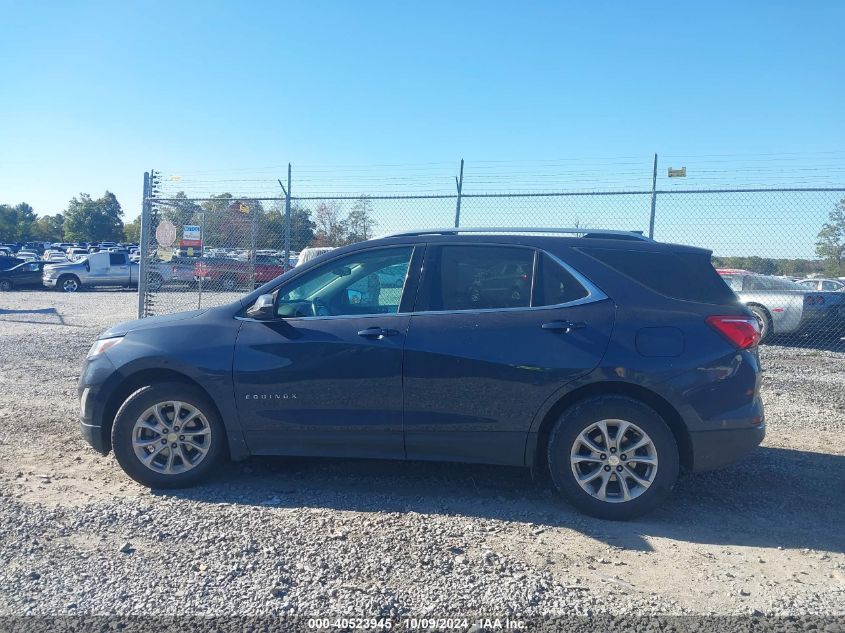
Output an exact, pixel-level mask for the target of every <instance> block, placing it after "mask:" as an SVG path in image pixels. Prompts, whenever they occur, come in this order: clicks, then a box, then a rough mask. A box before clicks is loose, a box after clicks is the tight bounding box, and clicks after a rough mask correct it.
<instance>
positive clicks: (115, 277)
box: [42, 251, 139, 292]
mask: <svg viewBox="0 0 845 633" xmlns="http://www.w3.org/2000/svg"><path fill="white" fill-rule="evenodd" d="M138 273H139V268H138V264H136V263H135V262H132V261H129V255H128V254H127V253H108V252H104V251H100V252H98V253H90V254H89V255H87V256H85V257H83V258H82V259H79V260H77V261H75V262H67V263H66V264H65V263H61V264H47V265H45V266H44V276H43V277H42V281H43V283H44V285H45V286H47V287H48V288H55V289H57V290H62V291H63V292H76V291H77V290H79V289H80V288H82V287H83V286H125V287H129V286H137V285H138V276H139V275H138Z"/></svg>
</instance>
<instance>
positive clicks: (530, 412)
mask: <svg viewBox="0 0 845 633" xmlns="http://www.w3.org/2000/svg"><path fill="white" fill-rule="evenodd" d="M538 230H539V229H538ZM542 231H544V232H545V233H549V229H542ZM578 232H579V233H584V230H583V229H579V230H578ZM561 233H565V231H563V230H561ZM635 235H636V234H633V233H627V232H607V231H604V232H601V231H591V232H590V233H589V237H585V236H583V237H560V236H550V235H543V236H537V235H534V236H532V235H513V234H509V235H503V234H497V233H495V232H491V233H487V234H481V235H475V234H472V233H467V232H459V231H458V230H457V229H444V230H442V231H433V230H427V231H424V232H419V233H415V232H411V233H405V234H399V235H396V236H392V237H387V238H383V239H378V240H370V241H367V242H362V243H358V244H354V245H351V246H346V247H343V248H340V249H337V250H336V251H333V252H332V253H330V254H328V255H325V256H323V257H321V258H319V259H316V260H313V261H312V262H310V263H307V264H304V265H302V266H300V267H297V268H296V269H294V270H292V271H290V272H288V273H286V274H284V275H282V276H280V277H278V278H275V279H272V280H270V281H269V282H268V283H266V284H265V285H263V286H261V287H260V288H258V289H256V290H254V291H252V292H250V293H249V294H247V295H246V296H244V297H242V298H240V299H238V300H235V301H233V302H232V303H230V304H228V305H225V306H222V307H217V308H210V309H205V310H195V311H192V312H184V313H180V314H170V315H166V316H159V317H151V318H147V319H141V320H137V321H129V322H126V323H122V324H119V325H116V326H114V327H112V328H110V329H109V330H107V331H105V332H103V333H102V334H101V335H100V337H99V338H98V340H97V341H96V342H95V343H94V345H93V346H92V348H91V350H90V352H89V354H88V357H87V359H86V361H85V365H84V367H83V371H82V375H81V378H80V381H79V396H80V402H81V406H80V410H81V430H82V434H83V435H84V437H85V438H86V440H87V441H88V442H89V443H90V444H91V445H92V446H93V447H94V448H95V449H97V450H98V451H100V452H101V453H103V454H107V453H108V452H109V451H114V454H115V457H116V458H117V461H118V463H119V464H120V465H121V467H122V468H123V469H124V470H125V471H126V473H128V474H129V475H130V476H131V477H132V478H134V479H136V480H137V481H139V482H141V483H142V484H144V485H147V486H151V487H155V488H166V487H180V486H186V485H190V484H193V483H196V482H198V481H201V480H203V479H204V478H205V477H207V476H208V475H210V474H211V473H212V472H219V471H218V470H217V467H218V464H219V462H220V461H221V460H222V459H223V458H224V456H230V457H231V458H232V459H235V460H239V459H244V458H246V457H247V456H249V455H322V456H343V457H352V456H357V457H377V458H395V459H422V460H441V461H443V460H446V461H464V462H486V463H493V464H507V465H521V466H526V467H529V468H533V469H535V470H537V471H539V470H541V469H545V470H546V471H547V472H548V473H549V474H550V476H551V479H552V481H553V482H554V484H555V486H556V487H557V489H558V490H559V491H560V492H561V493H563V494H564V495H565V496H566V497H567V498H569V499H570V500H571V502H572V503H573V504H574V505H575V506H577V507H578V508H580V509H581V510H583V511H585V512H588V513H590V514H593V515H596V516H600V517H605V518H611V519H621V518H629V517H632V516H636V515H639V514H642V513H643V512H646V511H648V510H649V509H651V508H653V507H654V506H655V505H657V504H658V503H660V502H661V501H662V500H663V499H665V498H666V496H667V495H668V494H669V492H670V490H671V488H672V486H673V484H674V483H675V481H676V478H677V476H678V471H679V467H680V466H684V467H686V468H688V469H690V470H694V471H699V470H708V469H714V468H721V467H724V466H726V465H728V464H730V463H732V462H734V461H735V460H736V459H738V458H740V457H741V456H742V455H744V454H746V453H747V452H748V451H750V450H751V449H752V448H753V447H755V446H757V444H759V443H760V441H761V440H762V438H763V436H764V433H765V424H764V414H763V404H762V401H761V399H760V392H759V387H760V378H761V374H760V364H759V360H758V352H757V347H756V346H757V342H758V339H759V334H760V333H759V328H758V323H757V320H756V319H755V318H754V316H753V315H752V314H751V312H750V311H749V310H748V308H746V307H745V306H744V305H742V304H741V303H740V302H739V301H737V298H736V295H734V293H733V292H731V290H730V289H729V288H728V287H727V285H726V284H725V283H724V282H723V281H722V279H721V278H720V277H719V276H718V275H717V274H716V272H715V271H714V269H713V267H712V266H711V264H710V257H711V253H710V252H709V251H706V250H703V249H699V248H693V247H687V246H678V245H669V244H661V243H658V242H654V241H652V240H649V239H647V238H643V237H642V236H639V235H636V237H634V236H635ZM490 261H497V262H500V263H501V264H502V265H503V266H504V265H508V266H518V267H520V268H521V269H522V270H523V271H524V272H525V274H527V275H528V276H529V278H530V280H531V284H530V287H531V292H527V293H525V294H524V295H523V296H521V297H520V298H519V300H515V299H513V298H509V299H508V301H507V303H504V302H503V303H502V304H500V305H488V306H487V307H485V308H483V309H478V308H474V307H472V305H471V303H472V302H471V300H470V299H469V297H470V296H471V294H472V293H473V291H474V289H475V282H474V278H473V279H470V278H469V276H459V275H458V274H457V270H458V268H459V267H476V269H477V271H478V272H479V273H483V272H485V271H487V270H489V262H490ZM394 266H405V267H407V269H408V271H409V274H408V275H407V282H406V283H405V284H404V287H403V288H402V289H397V290H395V291H394V292H391V293H383V292H377V293H372V294H371V295H370V296H367V295H366V294H365V290H366V289H367V288H368V281H369V279H370V277H371V276H372V275H373V274H375V275H378V273H379V272H380V271H384V270H386V269H389V268H391V267H394ZM483 278H484V277H483V275H482V283H483ZM490 294H491V296H493V295H494V294H498V293H490Z"/></svg>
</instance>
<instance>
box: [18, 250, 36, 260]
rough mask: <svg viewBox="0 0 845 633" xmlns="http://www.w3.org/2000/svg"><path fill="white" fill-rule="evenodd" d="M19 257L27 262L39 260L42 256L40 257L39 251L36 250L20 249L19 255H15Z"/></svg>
mask: <svg viewBox="0 0 845 633" xmlns="http://www.w3.org/2000/svg"><path fill="white" fill-rule="evenodd" d="M15 257H17V258H18V259H22V260H24V261H25V262H37V261H38V260H39V259H40V258H39V257H38V253H36V252H35V251H18V253H17V255H15Z"/></svg>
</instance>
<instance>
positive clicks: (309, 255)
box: [296, 246, 334, 266]
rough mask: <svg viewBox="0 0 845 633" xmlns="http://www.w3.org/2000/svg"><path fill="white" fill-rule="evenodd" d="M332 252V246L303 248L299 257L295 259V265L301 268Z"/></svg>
mask: <svg viewBox="0 0 845 633" xmlns="http://www.w3.org/2000/svg"><path fill="white" fill-rule="evenodd" d="M333 250H334V247H333V246H320V247H315V248H303V249H302V251H301V252H300V253H299V257H298V258H297V261H296V265H297V266H302V265H303V264H307V263H308V262H310V261H311V260H312V259H314V258H316V257H319V256H320V255H325V254H326V253H329V252H331V251H333Z"/></svg>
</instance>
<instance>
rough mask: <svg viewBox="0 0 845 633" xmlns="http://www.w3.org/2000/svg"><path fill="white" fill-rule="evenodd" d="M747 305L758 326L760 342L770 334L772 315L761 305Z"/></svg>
mask: <svg viewBox="0 0 845 633" xmlns="http://www.w3.org/2000/svg"><path fill="white" fill-rule="evenodd" d="M748 307H749V308H750V309H751V313H752V314H753V315H754V318H755V319H757V324H758V325H759V326H760V342H761V343H762V342H763V341H765V340H766V339H767V338H769V336H771V334H772V317H771V316H769V311H768V310H766V308H764V307H763V306H758V305H752V306H748Z"/></svg>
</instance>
